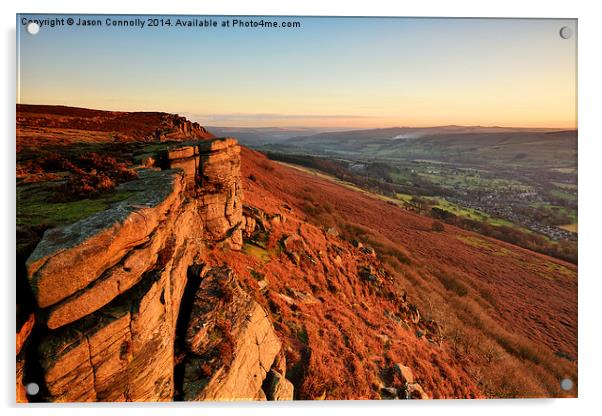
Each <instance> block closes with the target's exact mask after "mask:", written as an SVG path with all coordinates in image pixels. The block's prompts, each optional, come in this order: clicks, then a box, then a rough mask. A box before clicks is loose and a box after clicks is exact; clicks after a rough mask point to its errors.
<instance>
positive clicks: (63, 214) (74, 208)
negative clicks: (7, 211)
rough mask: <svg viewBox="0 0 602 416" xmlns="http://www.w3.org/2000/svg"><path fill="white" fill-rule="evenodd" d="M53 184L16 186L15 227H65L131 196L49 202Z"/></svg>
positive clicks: (113, 194) (125, 193)
mask: <svg viewBox="0 0 602 416" xmlns="http://www.w3.org/2000/svg"><path fill="white" fill-rule="evenodd" d="M55 191H56V184H49V183H33V184H27V185H19V186H17V225H32V226H38V225H48V226H59V225H66V224H70V223H73V222H76V221H78V220H81V219H83V218H86V217H89V216H90V215H92V214H94V213H96V212H100V211H104V210H106V209H107V208H109V207H110V206H111V204H113V203H115V202H119V201H123V200H125V199H127V198H129V197H130V196H132V195H133V194H134V192H131V191H118V192H111V193H107V194H103V195H101V196H99V197H98V198H91V199H81V200H78V201H71V202H52V200H51V198H52V196H53V195H54V192H55Z"/></svg>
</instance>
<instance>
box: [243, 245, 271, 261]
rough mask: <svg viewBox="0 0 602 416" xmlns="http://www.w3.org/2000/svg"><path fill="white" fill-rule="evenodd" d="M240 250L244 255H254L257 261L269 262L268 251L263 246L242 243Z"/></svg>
mask: <svg viewBox="0 0 602 416" xmlns="http://www.w3.org/2000/svg"><path fill="white" fill-rule="evenodd" d="M242 251H243V253H245V254H246V255H248V256H252V257H255V258H256V259H258V260H259V261H261V262H263V263H267V262H269V261H270V260H271V258H272V257H271V256H270V252H269V251H268V250H266V249H265V248H261V247H259V246H256V245H255V244H250V243H246V244H245V245H243V247H242Z"/></svg>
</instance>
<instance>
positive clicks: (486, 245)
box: [456, 235, 512, 257]
mask: <svg viewBox="0 0 602 416" xmlns="http://www.w3.org/2000/svg"><path fill="white" fill-rule="evenodd" d="M456 238H457V239H458V240H460V241H462V242H463V243H465V244H468V245H469V246H471V247H475V248H480V249H484V250H486V251H491V254H493V255H495V256H501V257H503V256H508V255H511V254H512V251H511V250H508V249H507V248H505V247H502V246H499V245H495V244H492V243H491V242H489V241H487V240H485V239H483V238H479V237H476V236H469V235H458V236H456Z"/></svg>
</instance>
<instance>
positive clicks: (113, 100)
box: [17, 15, 577, 129]
mask: <svg viewBox="0 0 602 416" xmlns="http://www.w3.org/2000/svg"><path fill="white" fill-rule="evenodd" d="M68 17H72V18H73V19H74V22H77V21H78V20H79V19H80V18H82V19H89V20H95V19H99V20H100V21H101V22H102V26H96V27H92V26H77V24H74V25H72V26H69V25H57V26H55V27H53V28H52V27H49V26H46V25H44V24H42V25H41V29H40V32H39V33H38V34H36V35H30V34H28V33H27V31H26V27H25V26H24V25H23V23H24V20H23V19H24V18H25V19H38V20H43V19H49V18H59V19H60V18H63V19H65V20H66V19H67V18H68ZM107 18H109V19H111V20H112V21H119V20H123V19H126V20H133V19H134V18H135V16H129V17H127V18H125V17H123V16H109V15H102V16H91V15H88V16H76V15H18V16H17V53H18V57H17V58H18V59H17V62H18V74H17V75H18V90H17V102H18V103H26V104H60V105H69V106H77V107H87V108H95V109H107V110H116V111H165V112H169V113H178V114H182V115H185V116H187V117H188V118H190V119H192V120H193V121H198V122H200V123H201V124H203V125H210V126H239V127H268V126H270V127H272V126H278V127H328V128H341V129H343V128H379V127H393V126H437V125H449V124H457V125H482V126H493V125H498V126H516V127H554V128H556V127H557V128H575V127H576V126H577V97H576V87H577V85H576V84H577V79H576V77H577V75H576V69H577V68H576V67H577V44H576V35H575V34H576V32H577V27H576V26H577V23H576V21H575V20H557V19H545V20H544V19H427V18H327V17H313V18H309V17H282V18H274V17H270V18H263V19H264V20H269V21H277V22H279V23H281V22H299V23H300V27H294V28H282V27H278V28H266V27H255V28H240V27H237V28H233V27H221V24H222V22H224V21H228V20H230V21H231V20H232V19H234V18H235V17H233V16H228V17H211V19H213V20H215V21H216V22H217V23H218V27H216V28H214V27H210V28H207V27H175V26H174V25H175V22H176V20H177V19H178V18H180V19H182V20H188V21H189V20H191V19H193V18H194V17H187V16H153V18H156V19H161V18H162V19H164V21H165V20H167V19H169V20H170V23H171V27H167V26H163V27H149V26H148V21H147V20H146V18H142V20H145V23H146V24H145V26H144V27H143V28H140V27H115V26H111V25H109V26H107ZM209 18H210V17H207V19H209ZM196 19H199V20H202V19H203V17H196ZM239 19H240V20H242V21H249V20H253V21H255V22H259V21H261V19H262V18H261V17H253V18H250V17H241V18H239ZM42 23H43V22H42ZM563 26H568V27H570V28H571V29H573V33H574V34H573V36H572V37H571V38H569V39H563V38H562V37H561V36H560V34H559V31H560V28H561V27H563Z"/></svg>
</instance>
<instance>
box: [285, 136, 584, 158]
mask: <svg viewBox="0 0 602 416" xmlns="http://www.w3.org/2000/svg"><path fill="white" fill-rule="evenodd" d="M287 149H290V150H291V151H297V152H298V151H304V152H308V153H315V154H321V155H335V156H341V157H345V156H346V157H351V158H367V159H381V160H396V159H399V160H411V159H432V160H439V161H444V162H456V163H462V162H465V163H483V162H485V163H495V164H498V165H500V164H502V165H504V164H509V165H513V164H514V165H517V164H518V165H524V164H525V163H528V162H537V163H539V164H540V167H544V166H548V165H553V166H554V167H566V166H575V165H576V160H577V131H576V130H567V131H559V130H554V129H518V128H505V127H462V126H444V127H432V128H405V127H401V128H388V129H373V130H354V131H348V132H332V133H321V134H317V135H312V136H304V137H294V138H291V139H289V140H287V141H286V142H285V143H284V144H282V145H281V146H280V147H279V148H278V150H287Z"/></svg>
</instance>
